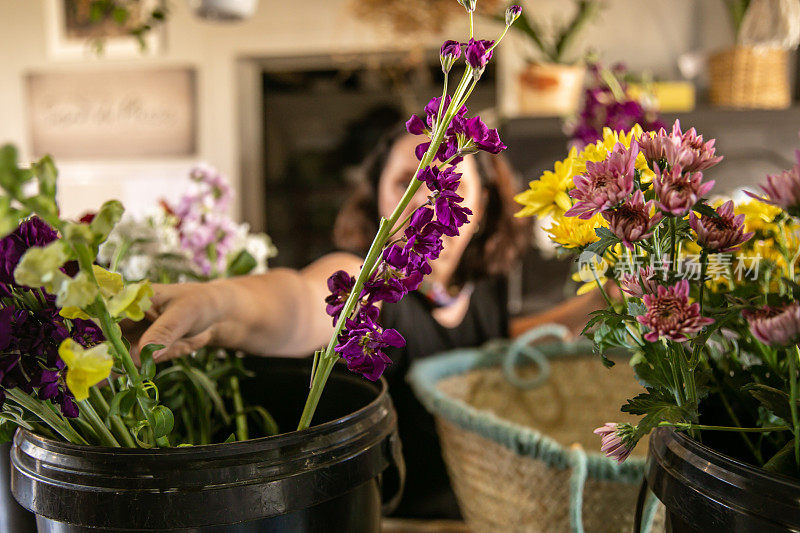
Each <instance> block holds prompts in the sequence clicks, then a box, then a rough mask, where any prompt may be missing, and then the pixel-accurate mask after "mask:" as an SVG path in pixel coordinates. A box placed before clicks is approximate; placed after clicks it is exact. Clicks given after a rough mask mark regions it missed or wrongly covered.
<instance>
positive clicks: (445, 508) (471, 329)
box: [381, 277, 508, 518]
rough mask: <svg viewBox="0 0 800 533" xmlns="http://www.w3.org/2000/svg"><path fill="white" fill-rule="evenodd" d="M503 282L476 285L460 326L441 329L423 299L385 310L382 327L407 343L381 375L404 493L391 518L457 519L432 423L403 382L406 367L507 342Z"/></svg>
mask: <svg viewBox="0 0 800 533" xmlns="http://www.w3.org/2000/svg"><path fill="white" fill-rule="evenodd" d="M506 304H507V290H506V282H505V278H499V277H495V278H489V279H485V280H483V281H479V282H477V283H475V288H474V291H473V292H472V295H471V297H470V302H469V307H468V308H467V312H466V314H465V315H464V319H463V320H462V322H461V323H460V324H459V325H458V326H456V327H454V328H446V327H444V326H442V325H441V324H439V322H437V321H436V319H434V318H433V315H432V314H431V311H432V310H433V307H432V304H431V303H430V302H429V301H428V299H427V298H425V297H424V296H423V295H421V294H419V293H417V292H414V293H410V294H408V295H407V296H406V297H405V298H403V299H402V300H401V301H400V302H398V303H396V304H384V306H383V309H382V312H381V325H382V326H383V327H384V328H394V329H396V330H397V331H399V332H400V334H401V335H403V337H404V338H405V340H406V345H405V347H403V348H399V349H394V350H392V351H391V352H388V355H389V357H391V358H392V364H391V365H390V366H389V368H388V369H387V370H386V372H384V376H385V377H386V380H387V381H388V382H389V393H390V394H391V397H392V401H393V402H394V405H395V408H396V409H397V415H398V416H397V417H398V429H399V433H400V439H401V440H402V443H403V456H404V458H405V461H406V466H407V469H406V472H407V474H406V487H405V492H404V494H403V499H402V500H401V502H400V506H399V507H398V509H397V510H396V511H395V513H394V514H395V516H400V517H405V518H459V517H460V513H459V511H458V505H457V503H456V499H455V496H454V494H453V492H452V489H451V488H450V482H449V480H448V477H447V471H446V469H445V466H444V461H443V460H442V455H441V449H440V447H439V440H438V438H437V436H436V429H435V426H434V422H433V417H432V416H431V415H430V414H428V412H427V411H426V410H425V408H424V407H423V406H422V404H420V403H419V401H418V400H417V399H416V397H415V396H414V394H413V392H412V391H411V388H410V386H409V385H408V383H407V382H406V380H405V377H406V374H407V373H408V370H409V368H410V366H411V363H412V362H413V361H415V360H417V359H420V358H423V357H428V356H430V355H434V354H438V353H441V352H445V351H448V350H452V349H455V348H464V347H476V346H480V345H482V344H484V343H485V342H486V341H489V340H491V339H495V338H500V337H507V336H508V311H507V305H506Z"/></svg>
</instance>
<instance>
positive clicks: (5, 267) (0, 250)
mask: <svg viewBox="0 0 800 533" xmlns="http://www.w3.org/2000/svg"><path fill="white" fill-rule="evenodd" d="M57 238H58V233H56V230H54V229H53V228H51V227H50V226H49V225H48V224H47V223H46V222H45V221H44V220H42V219H41V218H39V217H35V216H34V217H31V218H29V219H27V220H23V221H22V222H21V223H20V225H19V226H18V227H17V229H15V230H14V231H13V232H11V233H10V234H8V235H7V236H5V237H4V238H2V239H0V283H5V284H11V285H13V284H15V281H14V269H15V268H17V264H18V263H19V260H20V258H21V257H22V255H23V254H24V253H25V252H26V251H27V250H28V248H32V247H34V246H46V245H48V244H50V243H51V242H53V241H54V240H56V239H57Z"/></svg>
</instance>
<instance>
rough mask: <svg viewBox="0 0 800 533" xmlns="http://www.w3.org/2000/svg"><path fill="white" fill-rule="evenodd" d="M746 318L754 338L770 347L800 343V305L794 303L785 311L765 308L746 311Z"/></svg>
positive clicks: (784, 309)
mask: <svg viewBox="0 0 800 533" xmlns="http://www.w3.org/2000/svg"><path fill="white" fill-rule="evenodd" d="M744 317H745V318H746V319H747V323H748V324H749V325H750V332H751V333H752V334H753V336H754V337H755V338H756V339H758V340H760V341H761V342H763V343H764V344H768V345H770V346H778V347H782V346H790V345H792V344H796V343H797V342H798V341H800V304H798V303H797V302H792V303H791V304H789V305H787V306H786V307H784V308H783V309H778V308H775V307H763V308H761V309H756V310H752V311H745V312H744Z"/></svg>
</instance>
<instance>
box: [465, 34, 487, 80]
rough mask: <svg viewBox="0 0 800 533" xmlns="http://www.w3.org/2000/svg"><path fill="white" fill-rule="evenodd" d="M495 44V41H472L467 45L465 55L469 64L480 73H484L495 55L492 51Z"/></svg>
mask: <svg viewBox="0 0 800 533" xmlns="http://www.w3.org/2000/svg"><path fill="white" fill-rule="evenodd" d="M493 44H494V41H487V40H485V39H477V40H476V39H470V40H469V42H468V43H466V47H467V50H466V52H465V53H464V55H465V56H466V58H467V64H468V65H469V66H470V67H472V68H474V69H475V70H477V71H479V72H480V71H483V69H485V68H486V64H487V63H488V62H489V61H491V59H492V55H493V54H494V51H493V50H491V47H492V45H493Z"/></svg>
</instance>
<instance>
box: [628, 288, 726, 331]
mask: <svg viewBox="0 0 800 533" xmlns="http://www.w3.org/2000/svg"><path fill="white" fill-rule="evenodd" d="M642 299H643V300H644V305H645V306H646V308H647V311H646V312H645V314H644V315H640V316H637V317H636V320H637V321H638V322H639V323H640V324H642V325H643V326H647V327H648V328H650V331H649V332H647V333H646V334H645V335H644V338H645V340H646V341H648V342H658V339H659V338H661V337H664V338H666V339H669V340H672V341H675V342H685V341H687V340H689V336H690V335H694V334H695V333H697V332H698V331H700V330H701V329H702V328H703V326H707V325H708V324H713V323H714V319H712V318H708V317H704V316H702V315H701V314H700V304H698V303H697V302H695V303H689V282H688V281H687V280H685V279H682V280H680V281H679V282H678V283H676V284H675V285H672V286H671V287H664V286H663V285H661V286H659V287H658V291H657V292H656V294H645V295H644V297H643V298H642Z"/></svg>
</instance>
